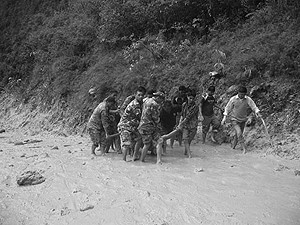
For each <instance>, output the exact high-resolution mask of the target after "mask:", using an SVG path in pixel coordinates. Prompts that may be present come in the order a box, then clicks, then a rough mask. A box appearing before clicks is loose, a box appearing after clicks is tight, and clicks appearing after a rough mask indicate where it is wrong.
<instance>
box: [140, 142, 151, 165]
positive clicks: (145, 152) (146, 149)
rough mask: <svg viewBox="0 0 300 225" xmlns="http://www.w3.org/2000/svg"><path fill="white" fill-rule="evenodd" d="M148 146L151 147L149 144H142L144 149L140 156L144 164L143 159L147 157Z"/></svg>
mask: <svg viewBox="0 0 300 225" xmlns="http://www.w3.org/2000/svg"><path fill="white" fill-rule="evenodd" d="M150 145H151V144H150V143H147V144H144V147H143V149H142V155H141V161H142V162H145V158H146V155H147V152H148V149H149V147H150Z"/></svg>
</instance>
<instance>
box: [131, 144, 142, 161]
mask: <svg viewBox="0 0 300 225" xmlns="http://www.w3.org/2000/svg"><path fill="white" fill-rule="evenodd" d="M141 145H142V139H140V140H138V141H137V142H136V143H135V145H134V153H133V158H132V161H135V160H138V153H139V150H140V148H141Z"/></svg>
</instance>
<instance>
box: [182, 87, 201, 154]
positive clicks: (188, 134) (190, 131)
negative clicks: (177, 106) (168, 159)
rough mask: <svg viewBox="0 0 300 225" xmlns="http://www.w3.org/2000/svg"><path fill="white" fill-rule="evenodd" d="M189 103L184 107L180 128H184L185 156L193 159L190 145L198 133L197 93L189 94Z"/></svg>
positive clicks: (190, 92) (192, 91) (191, 91)
mask: <svg viewBox="0 0 300 225" xmlns="http://www.w3.org/2000/svg"><path fill="white" fill-rule="evenodd" d="M187 98H188V101H187V102H185V103H184V104H183V105H182V112H181V118H180V122H179V124H180V125H179V126H180V127H181V128H182V133H183V134H182V136H183V137H182V139H183V141H184V148H185V151H184V154H185V155H188V157H189V158H191V157H192V154H191V150H190V145H191V142H192V140H193V139H194V137H195V135H196V133H197V126H198V114H199V106H197V105H196V103H195V98H196V92H195V91H194V90H190V91H189V92H188V94H187Z"/></svg>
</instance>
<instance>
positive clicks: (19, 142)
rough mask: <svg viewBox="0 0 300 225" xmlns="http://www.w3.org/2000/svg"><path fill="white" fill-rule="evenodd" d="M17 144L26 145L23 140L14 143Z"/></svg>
mask: <svg viewBox="0 0 300 225" xmlns="http://www.w3.org/2000/svg"><path fill="white" fill-rule="evenodd" d="M14 144H15V145H25V143H23V142H21V141H17V142H15V143H14Z"/></svg>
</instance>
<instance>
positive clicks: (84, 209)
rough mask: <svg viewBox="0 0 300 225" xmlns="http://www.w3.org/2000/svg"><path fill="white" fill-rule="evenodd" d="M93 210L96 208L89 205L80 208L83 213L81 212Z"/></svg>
mask: <svg viewBox="0 0 300 225" xmlns="http://www.w3.org/2000/svg"><path fill="white" fill-rule="evenodd" d="M93 208H94V206H93V205H91V204H88V205H85V206H82V207H80V211H81V212H84V211H86V210H89V209H93Z"/></svg>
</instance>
